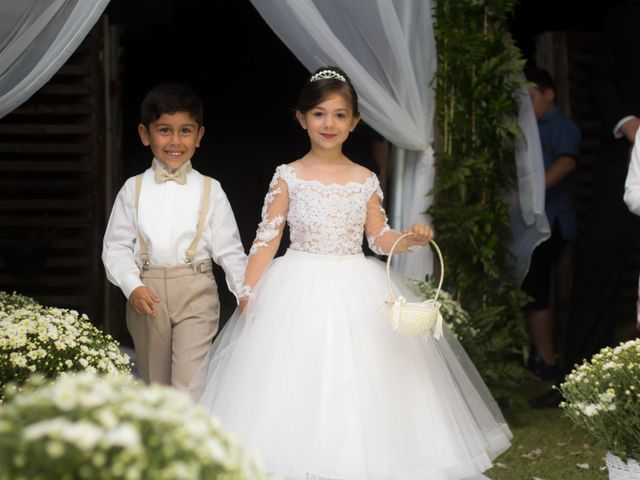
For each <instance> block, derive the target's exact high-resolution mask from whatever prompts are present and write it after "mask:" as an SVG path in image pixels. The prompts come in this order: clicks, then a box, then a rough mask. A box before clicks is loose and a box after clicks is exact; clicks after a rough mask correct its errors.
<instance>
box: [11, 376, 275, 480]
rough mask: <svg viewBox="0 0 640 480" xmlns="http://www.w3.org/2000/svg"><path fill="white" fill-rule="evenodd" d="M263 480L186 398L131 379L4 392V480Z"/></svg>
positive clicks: (61, 379) (92, 379) (51, 383)
mask: <svg viewBox="0 0 640 480" xmlns="http://www.w3.org/2000/svg"><path fill="white" fill-rule="evenodd" d="M52 478H55V479H60V480H64V479H70V480H79V479H91V480H121V479H122V480H199V479H218V480H258V479H261V478H263V477H262V475H261V474H260V472H259V468H258V467H257V464H256V462H255V461H254V460H252V459H251V458H250V457H249V456H248V455H247V454H245V453H244V452H243V450H242V449H241V448H240V447H239V445H238V444H237V443H236V442H235V440H234V439H233V438H232V437H231V436H229V435H227V434H225V433H224V432H223V431H222V430H221V429H220V427H219V425H218V423H217V420H215V418H214V417H212V416H211V415H210V414H209V413H208V411H207V410H205V409H204V408H203V407H201V406H197V405H195V404H194V403H193V401H192V400H191V398H190V397H188V396H187V394H186V393H184V392H181V391H178V390H176V389H173V388H170V387H165V386H160V385H154V386H145V385H144V384H142V383H141V382H139V381H137V380H134V379H133V377H131V376H130V375H126V374H122V373H116V374H111V375H102V376H101V375H97V374H94V373H89V372H79V373H63V374H61V375H59V376H58V377H57V378H56V379H54V380H50V379H45V378H44V377H41V376H38V375H36V376H32V377H31V378H30V379H29V380H28V381H27V382H26V383H25V384H24V385H23V386H22V389H21V390H20V391H18V390H17V389H16V388H14V387H13V386H12V385H10V386H7V388H6V401H5V403H4V404H3V406H2V407H1V408H0V480H9V479H12V480H15V479H29V480H44V479H52Z"/></svg>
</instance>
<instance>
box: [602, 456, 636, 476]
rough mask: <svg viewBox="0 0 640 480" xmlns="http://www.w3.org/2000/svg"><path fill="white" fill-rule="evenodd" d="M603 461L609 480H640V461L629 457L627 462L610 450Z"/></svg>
mask: <svg viewBox="0 0 640 480" xmlns="http://www.w3.org/2000/svg"><path fill="white" fill-rule="evenodd" d="M605 463H606V464H607V470H608V471H609V480H640V463H638V462H637V461H635V460H633V459H630V460H628V461H627V462H625V461H624V460H622V459H621V458H620V457H618V456H616V455H615V454H613V453H611V452H607V454H606V456H605Z"/></svg>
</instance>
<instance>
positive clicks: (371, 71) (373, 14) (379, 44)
mask: <svg viewBox="0 0 640 480" xmlns="http://www.w3.org/2000/svg"><path fill="white" fill-rule="evenodd" d="M251 1H252V3H253V5H254V7H255V8H256V9H257V10H258V12H259V13H260V15H261V16H262V17H263V18H264V20H265V21H266V22H267V24H269V26H270V27H271V28H272V30H273V31H274V32H275V33H276V34H277V35H278V36H279V37H280V39H281V40H282V41H283V42H284V44H285V45H286V46H287V47H288V48H289V49H290V50H291V51H292V52H293V54H294V55H295V56H296V57H297V58H298V60H300V62H302V64H303V65H305V66H306V67H307V68H308V69H309V70H310V71H313V70H315V69H316V68H318V67H320V66H323V65H327V64H333V65H336V66H339V67H341V68H343V69H344V70H345V71H346V72H347V73H348V74H349V76H350V78H351V80H352V81H353V84H354V86H355V88H356V90H357V91H358V95H359V97H360V109H361V112H362V117H363V119H364V120H365V122H367V123H368V124H369V125H371V126H372V127H373V128H374V129H375V130H376V131H378V133H380V134H381V135H383V136H384V137H385V138H387V139H388V140H389V141H390V142H391V143H392V144H393V145H394V146H395V147H397V148H396V150H395V152H394V153H395V155H394V156H395V157H396V158H397V161H396V165H394V166H395V167H397V168H396V170H395V171H394V175H395V176H396V177H397V178H396V182H395V187H396V188H395V191H394V198H393V200H394V201H393V202H392V214H391V221H392V226H393V227H394V228H400V227H405V226H410V225H411V223H413V222H415V221H426V222H427V223H428V222H429V219H428V217H427V216H426V215H424V212H425V210H426V209H427V208H428V207H429V206H430V205H431V203H432V198H431V197H430V196H428V195H427V192H429V191H430V189H431V187H432V186H433V182H434V174H435V170H434V164H433V162H434V159H433V150H432V148H431V145H432V142H433V139H434V133H433V121H434V112H435V99H434V91H433V89H432V88H430V84H431V80H432V78H433V75H434V73H435V71H436V63H437V57H436V49H435V39H434V36H433V26H432V8H433V6H434V5H433V4H432V2H431V0H350V1H327V0H251ZM523 104H525V108H526V101H524V102H523ZM529 107H530V105H529ZM529 114H530V115H529ZM532 115H533V112H532V110H526V109H525V110H524V111H521V118H520V122H521V125H525V128H524V129H523V130H524V132H525V134H526V141H525V142H522V143H521V144H520V145H519V149H518V154H517V156H516V157H517V160H516V161H517V165H518V172H519V175H522V178H519V181H518V187H519V193H521V194H523V195H524V197H523V198H520V199H519V200H518V195H517V194H516V195H515V197H513V198H515V201H514V202H511V203H512V204H513V208H512V219H513V226H514V227H515V230H514V239H513V242H512V245H511V247H512V252H513V253H514V255H516V257H517V258H518V259H519V261H518V262H514V269H517V268H520V269H522V267H524V268H526V267H527V266H528V263H529V256H530V253H531V251H530V249H531V248H533V246H535V244H536V243H537V242H538V241H539V240H538V238H539V235H538V234H537V230H538V228H540V223H544V222H543V220H544V221H546V218H545V219H541V218H540V212H541V213H542V215H543V216H544V190H543V189H544V184H543V183H542V182H541V180H540V178H541V177H540V176H539V175H538V174H539V173H540V172H542V170H541V169H542V156H541V153H540V152H541V151H540V149H539V139H538V137H537V124H536V123H535V118H533V117H532ZM531 121H533V122H534V123H533V127H535V132H534V131H533V130H532V129H531V128H529V127H530V126H531ZM536 141H537V142H538V143H537V145H538V150H537V151H536V150H535V145H536ZM532 146H533V148H534V149H533V150H532V149H531V148H532ZM443 175H446V172H443ZM539 182H540V183H539ZM541 192H542V193H541ZM385 193H387V194H388V193H389V192H385ZM540 199H542V204H540ZM397 207H400V208H397ZM542 226H544V225H542ZM435 227H436V230H437V225H436V226H435ZM443 248H444V250H445V252H446V245H443ZM527 250H529V251H527ZM431 267H432V257H431V252H430V251H429V250H427V249H425V250H423V251H422V252H420V253H412V254H410V255H402V256H399V257H398V262H397V263H396V268H397V269H398V270H399V271H401V272H402V273H404V274H405V275H408V276H411V277H415V278H423V277H424V276H425V274H427V273H430V272H431ZM516 275H517V276H519V275H520V272H518V271H516Z"/></svg>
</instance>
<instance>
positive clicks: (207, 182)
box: [187, 176, 211, 266]
mask: <svg viewBox="0 0 640 480" xmlns="http://www.w3.org/2000/svg"><path fill="white" fill-rule="evenodd" d="M209 195H211V177H206V176H205V177H204V185H203V186H202V197H200V213H199V214H198V227H197V228H196V236H195V237H194V239H193V241H192V242H191V245H189V248H188V249H187V265H189V266H190V265H193V257H194V256H195V254H196V248H197V247H198V242H199V241H200V237H201V236H202V230H203V229H204V222H205V221H206V220H207V213H208V212H209Z"/></svg>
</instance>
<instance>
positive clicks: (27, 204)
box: [0, 195, 93, 211]
mask: <svg viewBox="0 0 640 480" xmlns="http://www.w3.org/2000/svg"><path fill="white" fill-rule="evenodd" d="M92 206H93V202H92V201H91V198H90V197H87V196H85V195H83V198H25V199H11V200H2V199H0V210H14V211H22V210H85V209H89V208H91V207H92Z"/></svg>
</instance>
